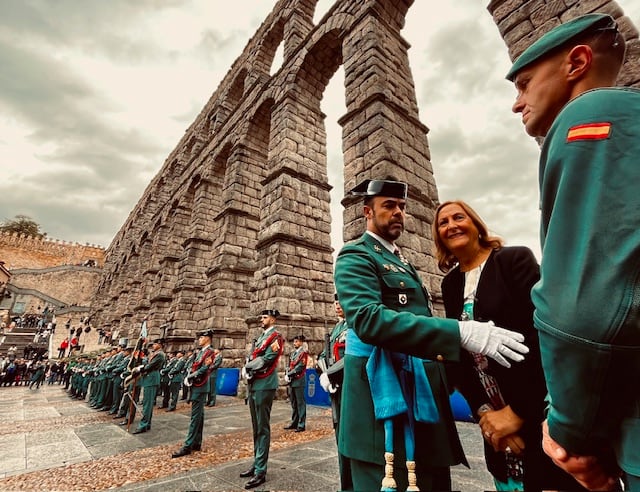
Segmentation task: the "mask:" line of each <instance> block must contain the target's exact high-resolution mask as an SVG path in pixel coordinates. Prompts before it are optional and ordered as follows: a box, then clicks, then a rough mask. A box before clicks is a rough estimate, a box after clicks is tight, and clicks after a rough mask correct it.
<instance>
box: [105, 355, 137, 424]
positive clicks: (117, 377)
mask: <svg viewBox="0 0 640 492" xmlns="http://www.w3.org/2000/svg"><path fill="white" fill-rule="evenodd" d="M132 351H133V347H125V348H124V349H123V351H122V358H121V359H120V361H119V362H118V364H117V365H115V366H114V367H113V369H112V371H111V374H112V375H113V390H112V403H111V409H110V410H109V414H110V415H114V417H113V418H114V419H119V418H122V417H124V416H125V412H122V413H121V411H120V405H121V403H122V395H123V394H124V382H123V380H122V379H123V378H122V374H123V373H124V372H125V371H126V370H127V365H128V364H129V360H130V358H131V352H132Z"/></svg>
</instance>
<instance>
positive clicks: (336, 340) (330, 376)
mask: <svg viewBox="0 0 640 492" xmlns="http://www.w3.org/2000/svg"><path fill="white" fill-rule="evenodd" d="M334 297H335V309H336V314H337V315H338V318H339V321H338V322H337V323H336V325H335V326H334V327H333V330H332V331H331V334H327V335H326V339H325V347H324V349H323V350H322V352H320V355H318V367H317V369H318V370H319V371H322V372H321V373H320V386H322V388H323V389H324V390H325V391H326V392H328V393H329V398H330V399H331V414H332V417H333V429H334V431H335V435H336V443H337V442H338V435H339V434H340V405H341V402H342V380H343V376H344V349H345V345H346V341H347V329H348V328H349V326H348V325H347V321H346V320H345V319H344V311H343V310H342V306H341V305H340V301H339V300H338V294H337V293H336V294H335V296H334ZM338 468H339V469H340V490H352V489H353V483H352V482H351V464H350V462H349V458H347V457H346V456H344V455H343V454H342V453H341V452H340V451H339V450H338Z"/></svg>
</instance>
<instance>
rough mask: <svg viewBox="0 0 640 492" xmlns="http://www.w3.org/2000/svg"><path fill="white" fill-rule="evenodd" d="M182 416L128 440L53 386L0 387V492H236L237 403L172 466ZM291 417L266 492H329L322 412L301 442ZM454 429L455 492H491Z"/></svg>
mask: <svg viewBox="0 0 640 492" xmlns="http://www.w3.org/2000/svg"><path fill="white" fill-rule="evenodd" d="M189 413H190V406H189V405H188V404H187V403H186V402H181V403H180V404H179V406H178V410H177V411H176V412H170V413H167V412H165V411H164V410H160V409H156V410H155V411H154V417H153V428H152V430H151V431H149V432H147V433H144V434H138V435H133V434H130V433H127V431H126V428H124V427H122V426H119V425H117V424H118V422H119V421H118V420H114V419H112V418H111V416H109V415H107V414H106V412H96V411H95V410H93V409H91V408H89V406H88V405H87V403H85V402H83V401H78V400H74V399H70V398H69V397H68V396H67V394H66V392H65V391H64V389H63V388H62V387H60V386H58V385H51V386H48V385H45V386H42V387H40V389H38V390H36V389H31V390H29V389H28V388H26V387H23V386H19V387H15V386H14V387H0V442H1V443H2V446H0V491H3V492H4V491H12V490H39V491H95V490H117V491H122V492H129V491H163V492H164V491H196V490H202V491H205V490H206V491H222V490H244V489H243V485H244V482H245V479H241V478H239V477H238V473H239V472H240V471H242V470H244V469H245V468H246V467H247V466H248V464H249V463H250V459H251V456H252V454H253V450H252V440H251V419H250V417H249V410H248V408H247V407H246V406H245V405H244V402H243V401H242V400H241V399H238V398H235V397H229V396H219V397H218V405H216V406H215V407H210V408H207V409H206V418H205V440H204V443H203V444H204V446H203V451H202V452H199V453H193V454H191V455H189V456H187V457H184V458H180V459H171V457H170V455H171V452H173V451H175V450H176V449H178V448H179V447H180V444H181V443H182V441H183V439H184V437H185V435H186V432H187V428H188V425H189ZM290 413H291V408H290V406H289V404H288V403H287V402H285V401H276V402H274V406H273V411H272V419H271V421H272V444H271V454H270V457H269V471H268V474H267V482H266V484H265V487H267V488H268V489H270V490H298V491H325V490H326V491H330V490H337V489H338V469H337V461H336V446H335V439H334V436H333V430H332V427H331V414H330V410H329V409H328V408H325V407H317V406H308V424H307V429H308V430H307V431H306V432H304V433H293V432H290V431H285V430H283V426H284V425H285V424H286V423H287V422H288V419H289V416H290ZM134 425H135V424H134ZM458 428H459V432H460V435H461V438H462V441H463V445H464V447H465V451H466V453H467V458H468V459H469V464H470V465H471V469H467V468H465V467H462V466H458V467H455V468H454V469H453V472H452V475H453V484H454V488H455V489H457V490H463V491H480V490H488V489H490V488H492V483H491V479H490V476H489V475H488V473H487V472H486V470H485V468H484V459H483V457H482V442H481V438H480V436H479V433H478V430H477V428H476V427H475V426H474V425H473V424H469V423H463V422H460V423H459V424H458ZM132 429H133V426H132Z"/></svg>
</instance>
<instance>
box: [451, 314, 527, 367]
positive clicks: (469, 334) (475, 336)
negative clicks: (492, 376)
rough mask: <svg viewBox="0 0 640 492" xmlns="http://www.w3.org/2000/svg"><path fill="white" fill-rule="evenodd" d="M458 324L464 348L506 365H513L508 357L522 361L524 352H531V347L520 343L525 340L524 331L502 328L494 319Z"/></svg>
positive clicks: (460, 322)
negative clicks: (494, 322)
mask: <svg viewBox="0 0 640 492" xmlns="http://www.w3.org/2000/svg"><path fill="white" fill-rule="evenodd" d="M458 326H459V327H460V345H461V346H462V348H465V349H467V350H468V351H470V352H477V353H480V354H484V355H486V356H488V357H491V358H492V359H495V360H496V361H497V362H498V364H500V365H502V366H504V367H511V364H510V363H509V361H508V360H507V358H508V359H511V360H513V361H515V362H520V361H521V360H524V355H522V354H526V353H528V352H529V348H528V347H527V346H526V345H523V344H522V343H520V342H523V341H524V335H523V334H522V333H517V332H515V331H510V330H505V329H504V328H500V327H498V326H496V325H494V324H493V321H489V322H487V323H484V322H480V321H475V320H470V321H458Z"/></svg>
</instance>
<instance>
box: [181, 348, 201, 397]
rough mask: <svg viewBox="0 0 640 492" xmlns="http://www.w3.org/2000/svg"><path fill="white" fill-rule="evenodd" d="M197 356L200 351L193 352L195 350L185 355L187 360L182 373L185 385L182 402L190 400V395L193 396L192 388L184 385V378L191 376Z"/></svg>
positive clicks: (188, 351) (190, 350) (183, 386)
mask: <svg viewBox="0 0 640 492" xmlns="http://www.w3.org/2000/svg"><path fill="white" fill-rule="evenodd" d="M197 355H198V350H193V349H189V350H187V353H186V355H185V357H186V358H187V360H186V361H185V363H184V369H183V371H182V380H183V384H182V398H180V399H181V400H187V399H188V398H189V395H190V394H191V386H187V385H186V384H184V378H185V377H186V375H187V374H189V370H190V369H191V366H192V365H193V362H194V361H195V360H196V356H197Z"/></svg>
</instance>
